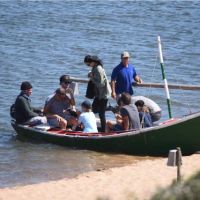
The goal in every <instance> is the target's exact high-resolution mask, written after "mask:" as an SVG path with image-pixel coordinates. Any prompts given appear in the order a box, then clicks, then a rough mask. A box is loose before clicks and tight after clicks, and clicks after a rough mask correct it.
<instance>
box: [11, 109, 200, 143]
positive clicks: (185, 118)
mask: <svg viewBox="0 0 200 200" xmlns="http://www.w3.org/2000/svg"><path fill="white" fill-rule="evenodd" d="M198 117H200V112H197V113H194V114H190V115H188V116H183V117H182V118H178V120H177V121H172V122H169V123H166V124H161V125H158V126H153V127H149V128H144V129H138V130H130V131H126V132H120V133H117V132H116V134H112V135H106V134H104V135H101V132H99V135H88V136H86V135H70V134H67V132H66V134H59V133H55V132H49V131H48V130H40V129H36V128H33V127H28V126H24V125H21V124H16V123H15V122H14V120H11V124H14V126H18V127H20V128H23V129H26V130H29V131H33V132H38V133H41V134H45V135H51V136H56V137H61V138H62V137H63V138H66V137H67V138H81V139H87V140H89V139H91V140H93V139H102V138H105V139H109V138H118V137H125V136H133V135H138V134H144V133H145V134H148V133H151V131H152V130H158V129H159V130H160V129H163V128H167V127H169V126H174V125H177V124H180V123H183V122H185V121H188V120H191V119H194V118H198ZM69 133H70V132H69ZM113 133H115V132H113ZM91 134H92V133H91ZM93 134H98V133H93Z"/></svg>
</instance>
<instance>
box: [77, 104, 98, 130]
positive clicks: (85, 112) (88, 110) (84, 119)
mask: <svg viewBox="0 0 200 200" xmlns="http://www.w3.org/2000/svg"><path fill="white" fill-rule="evenodd" d="M81 108H82V113H81V114H80V116H79V120H78V124H81V126H82V127H83V132H84V133H86V132H87V133H96V132H98V130H97V122H96V117H95V115H94V113H93V112H92V105H91V103H90V102H89V101H87V100H86V101H84V102H83V103H82V104H81Z"/></svg>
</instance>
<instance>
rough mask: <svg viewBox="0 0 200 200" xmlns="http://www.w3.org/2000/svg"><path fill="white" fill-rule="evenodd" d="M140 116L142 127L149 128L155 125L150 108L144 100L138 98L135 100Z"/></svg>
mask: <svg viewBox="0 0 200 200" xmlns="http://www.w3.org/2000/svg"><path fill="white" fill-rule="evenodd" d="M135 105H136V107H137V109H138V112H139V116H140V123H141V126H142V128H147V127H151V126H153V123H152V119H151V115H150V113H149V109H148V108H147V107H146V106H145V105H144V101H142V100H138V101H136V102H135Z"/></svg>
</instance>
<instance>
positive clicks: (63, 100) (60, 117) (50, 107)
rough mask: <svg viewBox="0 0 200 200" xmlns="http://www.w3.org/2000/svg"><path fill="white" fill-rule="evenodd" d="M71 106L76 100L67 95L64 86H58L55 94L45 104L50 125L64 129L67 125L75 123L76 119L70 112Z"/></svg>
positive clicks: (45, 111)
mask: <svg viewBox="0 0 200 200" xmlns="http://www.w3.org/2000/svg"><path fill="white" fill-rule="evenodd" d="M70 106H74V100H73V99H72V98H69V97H68V95H66V90H65V89H64V88H58V89H57V90H56V92H55V94H54V96H53V97H51V98H50V100H49V101H48V102H47V103H46V104H45V106H44V113H45V115H46V116H47V119H48V123H49V125H51V126H54V127H60V128H61V129H64V130H65V129H66V127H67V125H73V120H74V119H73V117H72V116H71V114H70V113H69V112H68V109H69V108H70Z"/></svg>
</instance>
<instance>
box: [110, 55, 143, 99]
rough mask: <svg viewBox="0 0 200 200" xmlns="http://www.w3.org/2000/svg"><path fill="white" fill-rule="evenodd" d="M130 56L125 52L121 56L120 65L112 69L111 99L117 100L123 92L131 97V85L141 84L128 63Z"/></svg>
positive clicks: (132, 67) (140, 80)
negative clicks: (134, 83)
mask: <svg viewBox="0 0 200 200" xmlns="http://www.w3.org/2000/svg"><path fill="white" fill-rule="evenodd" d="M129 58H130V55H129V53H128V52H127V51H124V52H123V53H122V54H121V63H120V64H119V65H118V66H116V67H115V68H114V69H113V72H112V75H111V88H112V94H111V95H112V97H113V98H114V99H116V98H118V97H119V96H120V95H121V94H122V93H123V92H126V93H129V94H130V95H133V88H132V84H133V82H134V81H136V83H142V79H141V78H140V77H139V76H138V75H137V73H136V70H135V68H134V66H133V65H132V64H130V63H129Z"/></svg>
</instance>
